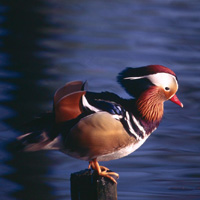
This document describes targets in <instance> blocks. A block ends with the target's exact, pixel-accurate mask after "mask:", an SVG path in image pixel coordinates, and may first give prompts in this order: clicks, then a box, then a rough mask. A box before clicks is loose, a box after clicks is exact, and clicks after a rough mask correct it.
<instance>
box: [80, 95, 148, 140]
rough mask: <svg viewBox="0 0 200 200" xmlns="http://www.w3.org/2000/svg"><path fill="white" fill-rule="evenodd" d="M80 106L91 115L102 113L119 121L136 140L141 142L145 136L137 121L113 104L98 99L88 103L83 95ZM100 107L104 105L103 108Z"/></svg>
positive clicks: (120, 107) (119, 106) (129, 113)
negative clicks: (108, 114) (106, 113)
mask: <svg viewBox="0 0 200 200" xmlns="http://www.w3.org/2000/svg"><path fill="white" fill-rule="evenodd" d="M91 104H93V105H91ZM82 105H83V108H84V109H85V110H87V111H88V110H89V111H90V112H92V113H96V112H102V111H106V112H108V113H110V114H111V115H112V117H113V118H114V119H116V120H119V121H120V122H121V123H122V125H123V126H124V128H125V130H126V131H127V132H128V133H129V134H131V135H132V136H134V137H135V138H136V139H137V140H142V139H144V137H145V136H146V131H145V129H144V128H143V126H142V125H141V123H140V122H139V120H137V119H136V117H135V116H134V115H133V114H132V113H131V112H128V111H126V110H125V109H124V108H123V107H122V106H121V105H119V104H117V103H115V102H109V101H107V100H106V101H105V100H99V99H98V100H93V101H92V102H91V103H89V102H88V100H87V99H86V97H85V95H83V97H82ZM102 105H104V107H103V106H102Z"/></svg>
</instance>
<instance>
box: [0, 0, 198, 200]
mask: <svg viewBox="0 0 200 200" xmlns="http://www.w3.org/2000/svg"><path fill="white" fill-rule="evenodd" d="M199 10H200V1H198V0H190V1H187V0H166V1H159V0H149V1H146V0H140V1H135V0H125V1H123V0H110V1H105V0H104V1H97V0H86V1H81V0H76V1H56V0H48V1H47V0H46V1H45V0H29V1H25V0H24V1H23V0H22V1H4V2H2V3H1V4H0V24H1V26H0V103H1V104H0V113H1V115H0V119H1V122H0V158H1V165H0V174H1V178H0V183H1V187H0V188H1V189H0V194H1V199H3V200H14V199H24V200H35V199H37V200H44V199H45V200H46V199H48V200H49V199H50V200H54V199H56V200H62V199H63V200H64V199H65V200H66V199H70V181H69V179H70V174H71V173H73V172H76V171H79V170H82V169H85V168H87V165H88V164H87V163H86V162H84V161H79V160H76V159H73V158H70V157H68V156H66V155H64V154H62V153H60V152H55V151H51V152H35V153H26V154H24V153H21V154H19V153H16V154H15V153H13V152H12V151H11V150H10V148H11V147H10V142H11V141H12V140H13V139H14V138H15V137H17V136H18V135H20V134H21V132H20V127H21V125H22V124H23V123H24V122H26V121H28V120H31V119H32V118H33V117H35V116H37V115H39V114H40V113H42V112H45V111H47V110H51V108H52V97H53V94H54V92H55V90H56V89H57V88H58V87H60V86H62V85H63V84H65V82H68V81H71V80H83V81H85V80H88V83H89V89H90V90H91V91H98V92H100V91H105V90H108V91H111V92H115V93H117V94H118V95H120V96H123V97H128V95H127V94H126V93H125V92H124V91H123V89H122V88H121V87H120V86H119V85H118V83H117V82H116V79H115V78H116V75H117V74H118V73H119V72H120V71H121V70H123V69H124V68H125V67H131V66H132V67H139V66H144V65H148V64H162V65H165V66H167V67H169V68H171V69H172V70H174V71H175V72H176V74H177V76H178V79H179V91H178V94H177V95H178V97H179V99H180V100H181V101H182V102H183V104H184V108H183V109H181V108H179V107H178V106H176V105H174V104H172V103H171V102H167V103H165V115H164V118H163V121H162V123H161V124H160V126H159V128H158V129H157V130H156V132H155V133H153V135H152V136H151V137H150V138H149V139H148V140H147V141H146V142H145V144H144V145H143V146H142V147H141V148H140V149H139V150H137V151H136V152H134V153H133V154H131V155H129V156H128V157H125V158H122V159H119V160H115V161H109V162H105V163H101V164H103V165H106V166H107V167H109V168H110V169H112V170H113V171H116V172H117V173H119V174H120V178H119V180H118V199H119V200H161V199H162V200H173V199H176V200H186V199H187V200H188V199H190V200H199V199H200V157H199V156H200V131H199V129H200V104H199V100H200V78H199V77H200V66H199V65H200V56H199V55H200V54H199V52H200V12H199Z"/></svg>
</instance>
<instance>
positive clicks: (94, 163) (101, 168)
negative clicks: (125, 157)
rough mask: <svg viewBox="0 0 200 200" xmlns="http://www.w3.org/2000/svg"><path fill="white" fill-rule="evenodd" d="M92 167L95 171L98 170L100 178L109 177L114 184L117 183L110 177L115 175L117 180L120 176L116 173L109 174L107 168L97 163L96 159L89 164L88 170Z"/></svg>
mask: <svg viewBox="0 0 200 200" xmlns="http://www.w3.org/2000/svg"><path fill="white" fill-rule="evenodd" d="M90 167H91V168H92V169H93V170H96V171H97V172H98V174H99V175H100V176H104V177H107V178H109V179H111V180H112V181H113V182H114V183H117V181H116V180H115V179H114V178H113V177H112V176H110V175H114V176H116V177H117V178H119V174H117V173H115V172H108V171H109V169H108V168H107V167H104V166H100V165H99V163H98V162H97V159H96V158H95V159H93V160H91V161H90V162H89V166H88V168H90Z"/></svg>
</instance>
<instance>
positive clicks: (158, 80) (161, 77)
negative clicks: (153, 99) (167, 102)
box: [124, 73, 178, 88]
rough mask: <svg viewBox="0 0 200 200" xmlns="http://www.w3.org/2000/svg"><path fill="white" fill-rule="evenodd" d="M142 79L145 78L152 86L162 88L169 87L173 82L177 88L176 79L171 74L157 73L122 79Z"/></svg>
mask: <svg viewBox="0 0 200 200" xmlns="http://www.w3.org/2000/svg"><path fill="white" fill-rule="evenodd" d="M142 78H147V79H149V80H150V81H151V82H152V83H153V84H154V85H156V86H162V87H163V88H165V87H169V86H170V85H171V84H172V83H173V82H175V83H176V85H177V87H178V83H177V80H176V77H175V76H173V75H172V74H167V73H157V74H150V75H146V76H139V77H126V78H124V79H129V80H137V79H142Z"/></svg>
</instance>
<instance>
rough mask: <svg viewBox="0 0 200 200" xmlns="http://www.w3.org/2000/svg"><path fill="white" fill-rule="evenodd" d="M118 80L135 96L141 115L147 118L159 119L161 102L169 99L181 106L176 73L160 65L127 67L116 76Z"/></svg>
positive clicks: (161, 108)
mask: <svg viewBox="0 0 200 200" xmlns="http://www.w3.org/2000/svg"><path fill="white" fill-rule="evenodd" d="M118 82H119V83H120V84H121V85H122V86H123V87H124V89H125V90H126V91H127V92H128V93H129V94H130V95H131V96H134V97H135V98H136V100H137V101H136V104H137V108H138V110H139V112H140V113H141V115H142V116H143V117H144V118H146V119H148V120H151V121H152V120H153V121H154V120H160V119H161V118H162V115H163V103H164V102H165V101H167V100H171V101H172V102H174V103H176V104H177V105H179V106H181V107H183V104H182V103H181V102H180V101H179V99H178V97H177V96H176V92H177V90H178V80H177V77H176V74H175V73H174V72H173V71H172V70H171V69H169V68H167V67H164V66H162V65H148V66H145V67H140V68H127V69H125V70H124V71H122V72H121V73H120V74H119V76H118Z"/></svg>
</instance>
